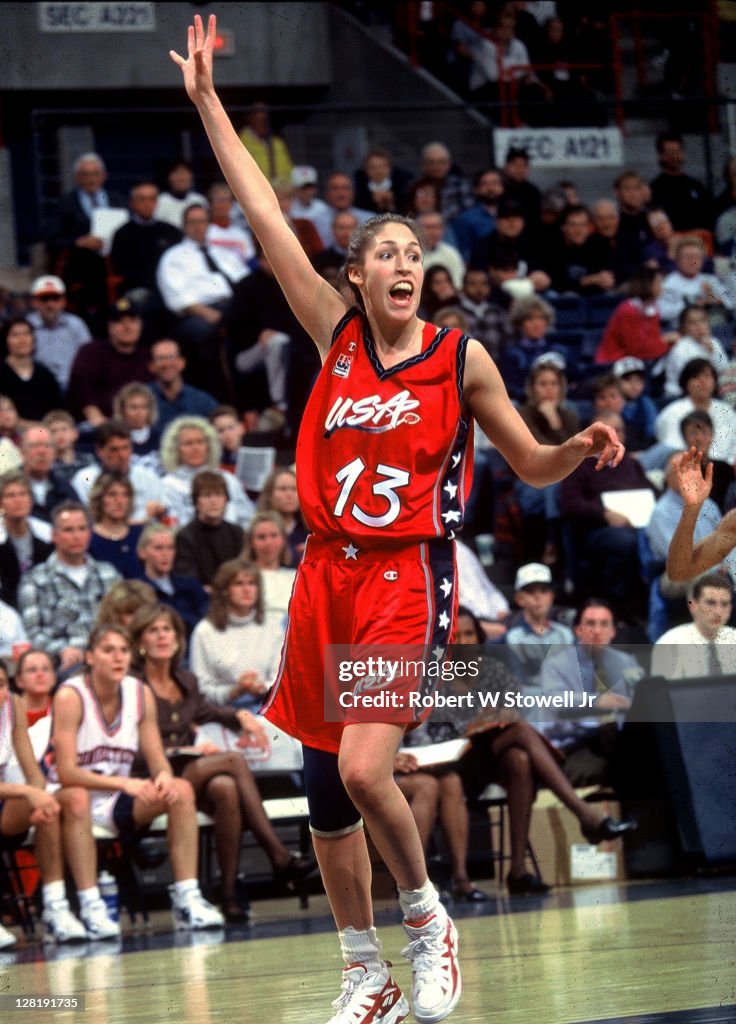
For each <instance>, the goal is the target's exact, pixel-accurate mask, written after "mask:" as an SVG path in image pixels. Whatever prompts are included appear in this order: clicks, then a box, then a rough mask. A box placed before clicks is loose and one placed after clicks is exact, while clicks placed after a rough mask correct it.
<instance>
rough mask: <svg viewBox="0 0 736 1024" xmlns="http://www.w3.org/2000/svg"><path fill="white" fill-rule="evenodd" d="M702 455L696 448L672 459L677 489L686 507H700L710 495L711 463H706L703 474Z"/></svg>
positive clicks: (711, 480)
mask: <svg viewBox="0 0 736 1024" xmlns="http://www.w3.org/2000/svg"><path fill="white" fill-rule="evenodd" d="M702 463H703V453H702V452H699V451H698V450H697V448H691V449H690V451H689V452H681V453H680V454H679V455H675V456H674V457H673V459H672V468H673V469H674V471H675V478H676V480H677V489H678V491H679V492H680V494H681V496H682V500H683V501H684V502H685V504H686V505H702V504H703V502H704V501H705V499H706V498H707V497H709V495H710V490H711V486H712V484H713V463H712V462H709V463H707V465H706V467H705V472H703V465H702Z"/></svg>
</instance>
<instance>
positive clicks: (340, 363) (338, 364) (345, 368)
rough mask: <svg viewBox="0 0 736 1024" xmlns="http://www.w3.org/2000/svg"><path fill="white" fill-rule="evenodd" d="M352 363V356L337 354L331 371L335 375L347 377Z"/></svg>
mask: <svg viewBox="0 0 736 1024" xmlns="http://www.w3.org/2000/svg"><path fill="white" fill-rule="evenodd" d="M352 365H353V357H352V356H338V357H337V360H336V361H335V365H334V366H333V367H332V372H333V373H334V375H335V376H336V377H348V376H349V375H350V367H351V366H352Z"/></svg>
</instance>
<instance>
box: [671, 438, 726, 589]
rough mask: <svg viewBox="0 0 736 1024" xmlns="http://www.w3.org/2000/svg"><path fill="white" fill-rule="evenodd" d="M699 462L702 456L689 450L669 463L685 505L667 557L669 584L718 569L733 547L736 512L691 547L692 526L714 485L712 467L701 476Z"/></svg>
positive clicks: (724, 518)
mask: <svg viewBox="0 0 736 1024" xmlns="http://www.w3.org/2000/svg"><path fill="white" fill-rule="evenodd" d="M702 458H703V456H702V452H699V451H696V449H695V448H691V449H690V451H689V452H682V453H681V454H680V455H675V456H674V458H673V460H672V465H673V468H674V470H675V475H676V477H677V489H678V490H679V492H680V494H681V495H682V500H683V501H684V503H685V504H684V506H683V509H682V515H681V516H680V521H679V523H678V524H677V528H676V529H675V532H674V534H673V535H672V540H671V541H670V548H669V551H668V553H667V575H668V576H669V577H670V579H672V580H678V581H684V580H692V579H694V578H695V577H696V576H700V575H701V574H702V573H704V572H707V571H708V570H709V569H712V568H713V567H714V566H716V565H720V564H721V562H722V561H723V559H724V558H725V557H726V555H728V553H729V552H730V551H732V550H733V548H735V547H736V510H734V511H732V512H729V513H727V514H726V515H725V516H724V517H723V519H722V520H721V521H720V523H719V524H718V526H717V527H716V529H715V530H714V531H713V533H709V534H708V536H707V537H704V538H703V539H702V540H701V541H698V543H697V544H694V543H693V538H694V533H695V524H696V523H697V521H698V516H699V515H700V510H701V508H702V507H703V504H704V502H705V500H706V498H707V497H708V496H709V495H710V489H711V485H712V483H713V464H712V463H709V464H708V465H707V466H706V468H705V476H703V472H702V469H701V462H702Z"/></svg>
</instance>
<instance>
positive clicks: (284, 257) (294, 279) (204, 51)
mask: <svg viewBox="0 0 736 1024" xmlns="http://www.w3.org/2000/svg"><path fill="white" fill-rule="evenodd" d="M216 23H217V22H216V18H215V16H214V15H210V17H209V20H208V23H207V32H206V34H205V31H204V25H203V24H202V19H201V17H200V16H199V15H198V14H195V16H194V25H190V27H189V30H188V35H187V57H186V59H185V58H184V57H181V56H180V55H179V54H178V53H176V52H174V51H173V50H171V51H170V56H171V59H172V60H173V61H174V62H175V63H176V64H177V65H178V66H179V67H180V68H181V71H182V74H183V76H184V86H185V88H186V90H187V94H188V96H189V98H190V99H191V101H192V102H193V103H194V105H195V106H196V108H197V110H198V111H199V115H200V117H201V118H202V123H203V125H204V128H205V131H206V132H207V136H208V138H209V140H210V143H211V145H212V149H213V150H214V153H215V156H216V157H217V160H218V162H219V164H220V167H221V169H222V172H223V174H224V175H225V177H226V179H227V182H228V184H229V185H230V188H231V189H232V190H233V192H234V194H235V197H236V198H237V200H238V202H239V203H240V206H241V208H242V210H243V212H244V213H245V216H246V217H247V219H248V223H249V225H250V227H251V228H252V230H253V232H254V234H255V236H256V238H257V239H258V241H259V242H260V243H261V245H262V246H263V251H264V252H265V254H266V256H267V258H268V262H269V263H270V265H271V267H272V268H273V271H274V273H275V275H276V278H277V279H278V282H279V284H280V285H281V287H282V289H283V291H284V295H285V296H286V298H287V300H288V302H289V305H290V306H291V308H292V310H293V311H294V315H295V316H296V317H297V319H298V320H299V322H300V323H301V325H302V326H303V327H304V329H305V331H307V333H308V334H309V335H310V337H312V338H313V340H314V342H315V344H316V345H317V348H318V349H319V350H320V353H321V355H322V356H323V358H324V356H325V354H326V353H327V351H328V350H329V346H330V341H331V338H332V331H333V329H334V327H335V325H336V324H337V323H338V321H339V320H340V319H341V317H342V316H343V314H344V313H345V310H346V305H345V302H344V301H343V299H342V298H341V297H340V295H339V294H338V293H337V292H336V291H335V289H334V288H333V287H332V285H329V284H328V283H327V282H326V281H325V280H324V279H323V278H321V277H320V276H319V274H318V273H317V272H316V270H315V269H314V268H313V267H312V265H311V263H310V262H309V259H308V258H307V255H306V253H305V252H304V250H303V249H302V247H301V245H300V244H299V242H298V241H297V238H296V235H295V234H294V233H293V231H292V230H291V228H290V227H289V226H288V224H287V223H286V221H285V219H284V216H283V214H282V213H281V210H280V208H279V204H278V200H277V199H276V195H275V193H274V191H273V189H272V188H271V185H270V183H269V182H268V180H267V179H266V177H265V176H264V175H263V174H262V173H261V171H260V169H259V167H258V165H257V164H256V162H255V160H254V159H253V158H252V157H251V155H250V153H249V152H248V151H247V149H246V148H245V146H243V144H242V143H241V141H240V139H239V138H238V136H237V134H236V132H235V129H234V128H233V125H232V122H231V121H230V118H229V117H228V116H227V114H226V113H225V110H224V108H223V106H222V103H221V102H220V99H219V97H218V95H217V93H216V92H215V87H214V83H213V80H212V52H213V49H214V45H215V32H216Z"/></svg>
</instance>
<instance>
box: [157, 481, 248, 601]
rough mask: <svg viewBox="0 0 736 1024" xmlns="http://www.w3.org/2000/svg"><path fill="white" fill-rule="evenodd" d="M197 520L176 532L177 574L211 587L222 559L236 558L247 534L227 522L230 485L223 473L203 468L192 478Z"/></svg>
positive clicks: (175, 563) (235, 525) (175, 568)
mask: <svg viewBox="0 0 736 1024" xmlns="http://www.w3.org/2000/svg"><path fill="white" fill-rule="evenodd" d="M192 502H193V504H194V519H192V521H191V522H190V523H187V525H186V526H184V527H182V529H181V530H179V532H178V533H177V535H176V559H175V561H174V575H175V576H187V577H190V578H194V579H196V580H199V582H200V583H201V584H202V586H204V587H209V585H210V583H211V582H212V578H213V576H214V575H215V573H216V572H217V570H218V569H219V568H220V566H221V565H222V563H223V562H227V561H229V560H230V559H232V558H237V557H238V556H239V555H240V553H241V552H242V550H243V541H244V537H245V534H244V532H243V528H242V527H241V526H238V525H237V523H228V522H225V506H226V505H227V502H228V493H227V487H226V486H225V481H224V479H223V477H222V475H221V474H220V473H216V472H213V471H211V470H203V471H202V472H201V473H197V475H196V476H195V478H194V480H193V481H192Z"/></svg>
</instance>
